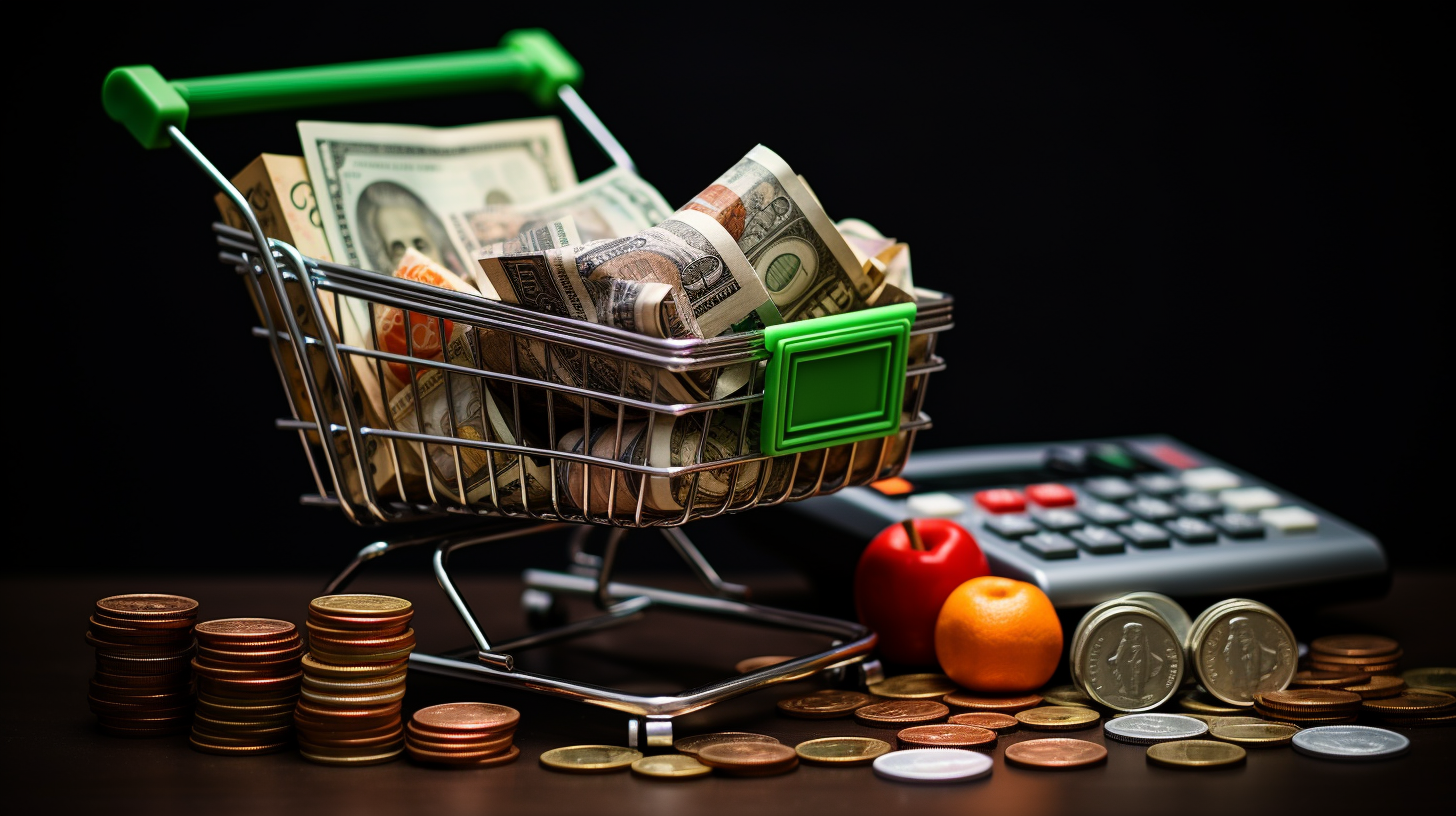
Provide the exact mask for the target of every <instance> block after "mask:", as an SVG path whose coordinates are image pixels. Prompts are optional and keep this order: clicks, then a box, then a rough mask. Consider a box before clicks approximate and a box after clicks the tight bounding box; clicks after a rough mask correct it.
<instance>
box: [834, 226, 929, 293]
mask: <svg viewBox="0 0 1456 816" xmlns="http://www.w3.org/2000/svg"><path fill="white" fill-rule="evenodd" d="M835 226H836V227H838V228H839V234H840V235H843V236H844V239H845V240H846V241H848V242H849V246H850V248H851V249H853V250H854V253H855V256H856V258H857V259H859V260H860V262H861V264H864V263H873V262H874V261H878V262H879V265H880V266H882V267H883V272H884V277H885V283H888V284H890V285H891V286H894V287H896V288H897V289H901V290H903V291H906V292H914V291H915V277H914V275H913V274H912V272H911V269H910V245H909V244H907V243H905V242H904V241H897V240H895V239H894V238H887V237H885V236H884V234H882V233H881V232H880V231H879V230H877V229H875V227H874V226H873V225H872V224H870V223H869V222H867V221H864V220H862V219H859V218H842V219H840V220H839V221H838V222H836V223H835Z"/></svg>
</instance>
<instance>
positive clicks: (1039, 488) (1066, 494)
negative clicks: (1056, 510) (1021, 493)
mask: <svg viewBox="0 0 1456 816" xmlns="http://www.w3.org/2000/svg"><path fill="white" fill-rule="evenodd" d="M1026 497H1027V498H1028V499H1031V500H1032V501H1034V502H1036V503H1037V504H1039V505H1041V506H1042V507H1068V506H1070V505H1073V504H1076V503H1077V494H1075V493H1073V492H1072V490H1071V488H1069V487H1067V486H1066V485H1062V484H1057V483H1056V482H1048V483H1047V484H1034V485H1027V486H1026Z"/></svg>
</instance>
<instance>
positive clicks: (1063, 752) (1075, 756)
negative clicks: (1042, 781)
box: [1006, 738, 1107, 770]
mask: <svg viewBox="0 0 1456 816" xmlns="http://www.w3.org/2000/svg"><path fill="white" fill-rule="evenodd" d="M1006 761H1007V762H1010V763H1012V764H1014V765H1022V766H1025V767H1028V768H1048V769H1057V770H1060V769H1070V768H1085V767H1088V766H1090V765H1096V764H1098V763H1101V762H1105V761H1107V749H1106V748H1103V747H1102V746H1101V745H1098V744H1097V743H1095V742H1087V741H1086V740H1079V739H1063V738H1054V739H1035V740H1027V741H1025V742H1018V743H1016V744H1014V745H1008V746H1006Z"/></svg>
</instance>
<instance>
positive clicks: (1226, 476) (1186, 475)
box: [1179, 467, 1242, 493]
mask: <svg viewBox="0 0 1456 816" xmlns="http://www.w3.org/2000/svg"><path fill="white" fill-rule="evenodd" d="M1179 478H1181V479H1182V480H1183V485H1184V487H1187V488H1188V489H1189V490H1206V491H1208V492H1210V493H1217V492H1218V491H1220V490H1228V489H1229V488H1231V487H1238V486H1239V485H1240V484H1241V483H1242V480H1241V479H1239V477H1238V476H1237V475H1236V474H1233V473H1230V472H1228V471H1227V470H1224V469H1223V468H1216V467H1206V468H1194V469H1193V470H1185V471H1183V472H1182V473H1181V474H1179Z"/></svg>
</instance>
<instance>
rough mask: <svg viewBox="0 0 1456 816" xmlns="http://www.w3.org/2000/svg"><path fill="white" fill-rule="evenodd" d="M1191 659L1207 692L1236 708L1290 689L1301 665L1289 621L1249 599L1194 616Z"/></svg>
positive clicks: (1225, 603)
mask: <svg viewBox="0 0 1456 816" xmlns="http://www.w3.org/2000/svg"><path fill="white" fill-rule="evenodd" d="M1188 660H1189V662H1191V663H1192V664H1193V669H1194V673H1195V674H1196V675H1197V677H1198V683H1199V685H1201V686H1203V688H1204V690H1205V691H1207V692H1208V693H1209V694H1211V695H1213V696H1214V697H1215V698H1217V699H1219V700H1222V701H1223V702H1225V703H1228V704H1229V705H1231V706H1238V707H1246V706H1251V705H1253V704H1254V695H1255V694H1258V693H1267V692H1272V691H1283V690H1284V689H1286V688H1288V687H1289V684H1290V682H1291V681H1292V680H1293V679H1294V673H1295V671H1296V670H1297V669H1298V666H1297V663H1298V652H1297V650H1296V646H1295V642H1294V632H1293V631H1292V630H1291V629H1290V628H1289V624H1288V623H1285V622H1284V619H1283V618H1281V617H1280V616H1279V613H1278V612H1275V611H1274V610H1273V609H1270V608H1269V607H1267V606H1265V605H1264V604H1261V603H1259V602H1258V601H1251V600H1248V599H1246V598H1230V599H1228V600H1226V601H1220V602H1219V603H1216V604H1214V605H1213V606H1210V607H1209V608H1207V609H1205V610H1203V612H1202V614H1200V615H1199V616H1198V617H1197V618H1195V619H1194V620H1193V625H1192V626H1191V627H1190V628H1189V630H1188ZM1210 713H1211V712H1210Z"/></svg>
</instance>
